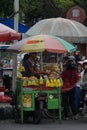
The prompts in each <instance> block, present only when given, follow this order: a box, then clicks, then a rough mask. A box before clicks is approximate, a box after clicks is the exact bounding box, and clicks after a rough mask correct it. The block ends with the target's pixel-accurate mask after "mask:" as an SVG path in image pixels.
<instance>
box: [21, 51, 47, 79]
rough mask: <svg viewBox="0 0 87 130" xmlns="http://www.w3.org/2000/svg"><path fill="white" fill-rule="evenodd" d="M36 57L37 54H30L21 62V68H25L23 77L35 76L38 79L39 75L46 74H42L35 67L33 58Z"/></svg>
mask: <svg viewBox="0 0 87 130" xmlns="http://www.w3.org/2000/svg"><path fill="white" fill-rule="evenodd" d="M36 56H37V53H30V54H29V57H28V58H27V60H25V61H24V62H23V66H24V68H25V72H24V75H23V76H26V77H30V76H36V77H37V78H39V77H40V74H48V73H46V72H43V71H41V70H38V69H37V68H36V67H35V58H36Z"/></svg>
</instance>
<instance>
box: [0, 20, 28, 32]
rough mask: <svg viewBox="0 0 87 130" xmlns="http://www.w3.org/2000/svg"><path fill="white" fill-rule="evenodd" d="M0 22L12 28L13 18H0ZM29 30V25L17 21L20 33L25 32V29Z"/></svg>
mask: <svg viewBox="0 0 87 130" xmlns="http://www.w3.org/2000/svg"><path fill="white" fill-rule="evenodd" d="M0 23H2V24H4V25H6V26H8V27H10V28H12V29H14V19H10V18H0ZM28 30H29V27H28V26H26V25H24V24H22V23H18V32H20V33H25V32H26V31H28Z"/></svg>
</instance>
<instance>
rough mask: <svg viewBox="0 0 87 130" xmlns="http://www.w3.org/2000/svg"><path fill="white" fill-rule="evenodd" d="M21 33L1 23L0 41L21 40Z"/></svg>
mask: <svg viewBox="0 0 87 130" xmlns="http://www.w3.org/2000/svg"><path fill="white" fill-rule="evenodd" d="M20 38H21V34H20V33H17V32H16V31H15V30H13V29H11V28H9V27H8V26H5V25H3V24H1V23H0V42H7V41H11V40H20Z"/></svg>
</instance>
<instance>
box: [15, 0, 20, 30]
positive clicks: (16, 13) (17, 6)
mask: <svg viewBox="0 0 87 130" xmlns="http://www.w3.org/2000/svg"><path fill="white" fill-rule="evenodd" d="M18 20H19V0H14V30H15V31H17V32H18Z"/></svg>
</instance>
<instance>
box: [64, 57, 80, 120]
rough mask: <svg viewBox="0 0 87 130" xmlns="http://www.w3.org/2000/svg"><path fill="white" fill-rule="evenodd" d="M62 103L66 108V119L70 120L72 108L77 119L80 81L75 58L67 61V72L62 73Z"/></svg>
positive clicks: (74, 117)
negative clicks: (76, 96)
mask: <svg viewBox="0 0 87 130" xmlns="http://www.w3.org/2000/svg"><path fill="white" fill-rule="evenodd" d="M62 80H63V86H62V103H63V108H64V111H63V112H64V119H68V118H69V107H70V108H71V112H72V117H73V119H77V112H76V109H75V86H76V83H77V82H78V81H79V75H78V73H77V70H76V62H75V59H74V58H73V57H70V59H68V60H67V63H66V67H65V70H64V71H63V72H62Z"/></svg>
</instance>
